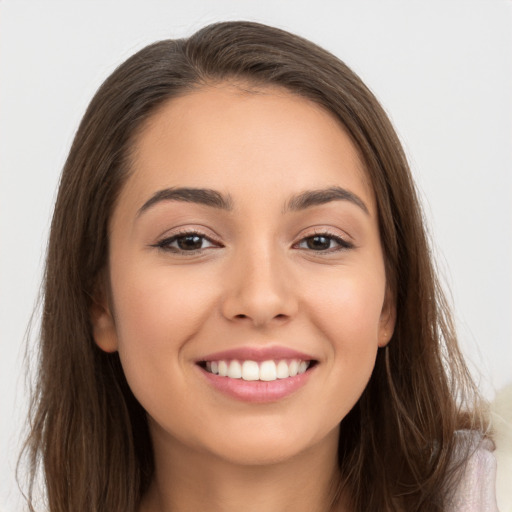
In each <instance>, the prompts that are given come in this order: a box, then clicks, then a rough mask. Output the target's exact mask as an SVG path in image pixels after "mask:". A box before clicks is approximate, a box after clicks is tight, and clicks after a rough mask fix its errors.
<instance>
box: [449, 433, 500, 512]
mask: <svg viewBox="0 0 512 512" xmlns="http://www.w3.org/2000/svg"><path fill="white" fill-rule="evenodd" d="M457 435H461V436H470V437H471V438H472V440H473V446H474V448H476V449H474V451H473V453H472V455H471V457H470V458H469V460H468V462H467V464H466V466H465V469H464V476H463V478H462V480H461V482H460V484H459V485H458V487H457V489H456V491H455V493H454V495H453V497H452V500H451V503H450V506H449V507H448V509H447V512H498V505H497V503H496V459H495V458H494V455H493V454H492V452H493V450H494V445H493V443H492V441H491V440H489V439H482V437H481V435H480V434H477V433H470V432H467V431H465V432H457Z"/></svg>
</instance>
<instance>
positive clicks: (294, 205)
mask: <svg viewBox="0 0 512 512" xmlns="http://www.w3.org/2000/svg"><path fill="white" fill-rule="evenodd" d="M332 201H349V202H351V203H353V204H355V205H356V206H358V207H359V208H361V209H362V210H363V211H364V212H365V213H366V214H367V215H369V214H370V212H369V210H368V207H367V206H366V204H365V203H364V201H363V200H362V199H361V198H360V197H359V196H357V195H356V194H354V193H353V192H350V190H346V189H344V188H341V187H329V188H324V189H319V190H307V191H305V192H302V193H301V194H298V195H296V196H293V197H292V198H291V199H290V200H289V201H288V203H287V205H286V208H285V211H299V210H305V209H307V208H311V207H313V206H320V205H322V204H326V203H330V202H332Z"/></svg>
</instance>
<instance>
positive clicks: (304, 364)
mask: <svg viewBox="0 0 512 512" xmlns="http://www.w3.org/2000/svg"><path fill="white" fill-rule="evenodd" d="M310 363H311V361H301V360H299V359H291V360H284V359H282V360H280V361H277V362H276V361H273V360H268V361H262V362H261V363H258V362H256V361H243V362H240V361H237V360H236V359H233V360H231V361H225V360H221V361H207V362H206V364H205V368H206V371H207V372H209V373H213V374H215V375H219V376H220V377H228V378H230V379H243V380H247V381H255V380H261V381H266V382H271V381H274V380H276V379H287V378H288V377H295V376H296V375H301V374H302V373H305V371H306V370H307V369H308V368H309V365H310Z"/></svg>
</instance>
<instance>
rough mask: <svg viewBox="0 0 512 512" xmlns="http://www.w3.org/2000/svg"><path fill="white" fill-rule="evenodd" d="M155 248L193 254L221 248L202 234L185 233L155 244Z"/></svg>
mask: <svg viewBox="0 0 512 512" xmlns="http://www.w3.org/2000/svg"><path fill="white" fill-rule="evenodd" d="M154 247H158V248H160V249H163V250H164V251H170V252H175V253H187V252H189V253H192V252H194V251H202V250H203V249H209V248H212V247H219V244H218V243H215V242H213V241H212V240H210V239H209V238H207V237H206V236H205V235H202V234H200V233H183V234H179V235H174V236H171V237H169V238H165V239H164V240H161V241H160V242H158V243H157V244H155V246H154Z"/></svg>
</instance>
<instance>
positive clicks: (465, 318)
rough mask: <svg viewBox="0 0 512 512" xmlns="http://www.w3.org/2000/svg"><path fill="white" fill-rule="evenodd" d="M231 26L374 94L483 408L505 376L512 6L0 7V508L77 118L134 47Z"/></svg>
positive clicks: (510, 372) (6, 511)
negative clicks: (268, 29)
mask: <svg viewBox="0 0 512 512" xmlns="http://www.w3.org/2000/svg"><path fill="white" fill-rule="evenodd" d="M230 19H248V20H253V21H260V22H264V23H268V24H272V25H276V26H278V27H281V28H284V29H287V30H290V31H292V32H295V33H298V34H300V35H302V36H305V37H307V38H309V39H311V40H313V41H314V42H316V43H318V44H320V45H321V46H323V47H325V48H326V49H328V50H330V51H331V52H333V53H334V54H336V55H337V56H338V57H340V58H341V59H342V60H344V61H345V62H346V63H347V64H348V65H349V66H351V67H352V68H353V69H354V70H355V71H356V72H357V73H358V74H359V75H360V76H361V77H362V78H363V80H364V81H365V82H366V83H367V85H369V87H370V88H371V89H372V90H373V91H374V92H375V94H376V95H377V97H378V98H379V99H380V101H381V102H382V103H383V105H384V107H385V108H386V110H387V111H388V113H389V115H390V117H391V119H392V121H393V122H394V124H395V127H396V129H397V131H398V133H399V135H400V137H401V139H402V141H403V144H404V146H405V149H406V152H407V154H408V156H409V159H410V163H411V167H412V169H413V172H414V174H415V176H416V179H417V183H418V187H419V189H420V192H421V195H422V197H423V198H424V203H425V212H426V215H427V217H428V219H429V226H430V231H431V234H432V239H433V243H434V252H435V254H436V257H437V261H438V266H439V269H440V272H441V274H442V276H443V278H444V282H445V284H446V286H447V287H449V289H450V290H451V297H452V301H453V303H454V309H455V317H456V320H457V325H458V329H459V333H460V339H461V344H462V347H463V350H464V352H465V354H467V356H468V358H469V360H470V363H471V367H472V368H473V369H474V371H475V375H476V376H477V378H478V379H479V381H480V383H481V388H482V390H483V391H484V393H485V394H486V396H488V397H489V398H492V396H493V394H494V389H497V388H500V387H502V386H504V385H505V384H506V383H507V382H510V381H511V380H512V200H511V196H512V193H511V192H512V171H511V169H512V93H511V91H512V28H511V27H512V2H510V1H504V0H501V1H500V0H486V1H479V2H474V1H471V0H463V1H458V0H444V1H441V0H438V1H426V0H425V1H422V2H417V1H414V0H402V1H389V0H376V1H367V0H354V1H348V0H345V1H344V0H332V1H327V0H320V1H318V0H316V1H314V2H313V1H301V0H294V1H292V0H281V1H273V0H257V1H253V0H248V1H244V2H242V1H237V0H216V1H215V2H211V1H209V0H203V1H199V0H187V1H186V2H173V1H166V2H154V1H139V2H121V1H102V2H99V1H88V2H87V3H86V2H78V1H75V0H67V1H62V2H52V1H45V2H44V3H43V2H40V3H37V2H28V1H27V2H23V1H19V0H18V1H10V2H9V1H3V2H1V1H0V461H1V462H0V511H1V512H14V511H18V510H21V508H22V506H21V501H20V493H19V491H18V489H17V486H16V483H15V479H14V472H15V465H16V460H17V454H18V451H19V448H20V438H21V436H20V434H21V432H22V429H23V428H24V426H25V420H24V414H25V411H26V407H27V394H26V391H25V388H24V379H25V377H24V370H23V368H24V362H23V351H24V341H23V340H24V336H25V331H26V328H27V325H28V323H29V320H30V317H31V313H32V311H33V308H34V305H35V301H36V297H37V294H38V287H39V283H40V279H41V269H42V265H43V261H44V252H45V246H46V238H47V234H48V226H49V223H50V218H51V211H52V204H53V200H54V198H55V193H56V187H57V183H58V178H59V173H60V170H61V168H62V166H63V163H64V160H65V158H66V155H67V151H68V149H69V146H70V144H71V141H72V138H73V135H74V132H75V130H76V128H77V126H78V123H79V121H80V118H81V116H82V114H83V113H84V111H85V108H86V106H87V104H88V102H89V100H90V99H91V97H92V95H93V94H94V92H95V90H96V89H97V88H98V86H99V85H100V84H101V82H102V81H103V80H104V79H105V78H106V77H107V76H108V75H109V74H110V73H111V72H112V71H113V69H114V68H115V67H116V66H117V65H118V64H119V63H120V62H122V61H123V60H124V59H126V58H127V57H128V56H129V55H131V54H132V53H134V52H135V51H136V50H138V49H140V48H141V47H143V46H145V45H146V44H148V43H151V42H153V41H155V40H158V39H165V38H170V37H172V38H174V37H181V36H186V35H189V34H191V33H192V32H194V31H195V30H197V29H199V28H200V27H202V26H203V25H206V24H208V23H211V22H214V21H219V20H230ZM34 331H35V333H37V317H36V322H35V327H34Z"/></svg>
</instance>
